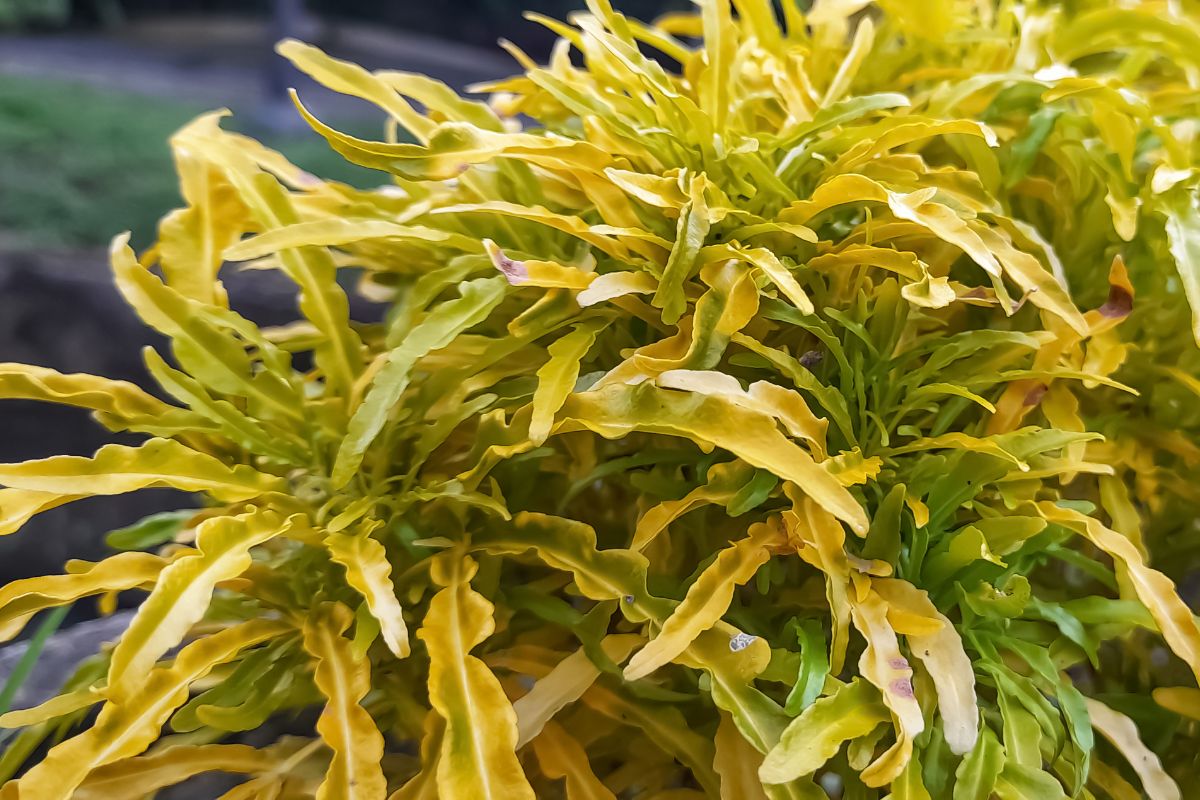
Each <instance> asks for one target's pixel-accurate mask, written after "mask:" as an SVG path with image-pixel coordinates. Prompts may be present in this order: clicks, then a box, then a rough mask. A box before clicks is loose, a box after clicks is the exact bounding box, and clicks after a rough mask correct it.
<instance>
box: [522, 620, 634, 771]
mask: <svg viewBox="0 0 1200 800" xmlns="http://www.w3.org/2000/svg"><path fill="white" fill-rule="evenodd" d="M641 641H642V637H640V636H636V635H631V634H612V635H610V636H606V637H605V638H604V640H603V641H602V642H601V643H600V646H601V647H603V648H604V652H605V653H606V654H608V657H609V658H611V659H612V660H613V661H615V662H616V663H618V664H619V663H621V662H622V661H624V660H625V659H626V658H628V657H629V651H631V650H632V649H633V648H634V647H636V646H637V645H638V643H640V642H641ZM599 677H600V670H599V668H598V667H596V665H595V664H593V663H592V661H591V659H590V658H588V656H587V653H585V652H584V651H583V650H582V649H580V650H576V651H575V652H574V653H572V654H571V655H569V656H567V657H566V658H564V659H563V660H562V661H560V662H558V664H557V665H555V667H554V669H552V670H551V671H550V672H549V673H548V674H546V675H545V676H543V677H540V678H538V680H537V682H536V683H534V684H533V687H532V688H531V689H530V690H529V691H528V692H526V693H525V694H523V695H521V696H520V697H518V698H517V699H516V701H515V702H513V712H514V713H516V715H517V745H516V747H517V749H518V750H519V749H520V748H522V747H524V746H525V745H527V744H528V743H529V742H530V741H532V740H533V738H534V737H535V736H537V735H538V734H539V733H541V731H542V729H543V728H544V727H545V725H546V723H547V722H548V721H549V720H550V719H551V718H552V717H553V716H554V715H555V714H557V713H558V712H559V711H561V710H562V709H563V708H564V707H566V706H567V705H570V704H571V703H573V702H575V701H576V700H578V699H579V698H580V697H582V696H583V693H584V692H586V691H587V690H588V688H589V687H591V685H592V684H593V683H595V681H596V679H597V678H599Z"/></svg>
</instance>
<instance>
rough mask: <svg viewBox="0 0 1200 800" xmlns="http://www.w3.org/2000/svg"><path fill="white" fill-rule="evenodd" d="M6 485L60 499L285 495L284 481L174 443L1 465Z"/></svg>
mask: <svg viewBox="0 0 1200 800" xmlns="http://www.w3.org/2000/svg"><path fill="white" fill-rule="evenodd" d="M0 483H3V484H4V485H5V486H10V487H12V488H14V489H26V490H32V491H37V492H54V493H58V494H60V495H78V494H80V493H84V494H91V495H108V494H124V493H126V492H132V491H134V490H136V489H144V488H148V487H152V486H167V487H171V488H173V489H182V490H184V491H189V492H207V493H209V494H211V495H212V496H214V497H216V498H218V499H221V500H228V501H238V500H249V499H251V498H254V497H258V496H260V495H263V494H266V493H267V492H272V491H280V490H281V489H282V487H283V485H284V482H283V481H282V480H281V479H280V478H276V477H275V476H273V475H266V474H264V473H262V472H258V471H257V470H255V469H252V468H251V467H247V466H244V465H237V466H234V467H227V466H225V465H224V464H222V463H221V462H220V461H218V460H217V459H215V458H213V457H212V456H209V455H205V454H203V453H199V452H196V451H195V450H191V449H189V448H187V447H185V446H184V445H182V444H179V443H178V442H175V441H172V440H169V439H151V440H149V441H148V442H146V443H145V444H143V445H141V446H140V447H125V446H123V445H115V444H110V445H106V446H104V447H102V448H100V449H99V450H97V451H96V454H95V455H94V456H92V457H91V458H84V457H82V456H53V457H51V458H44V459H41V460H39V461H26V462H24V463H19V464H0Z"/></svg>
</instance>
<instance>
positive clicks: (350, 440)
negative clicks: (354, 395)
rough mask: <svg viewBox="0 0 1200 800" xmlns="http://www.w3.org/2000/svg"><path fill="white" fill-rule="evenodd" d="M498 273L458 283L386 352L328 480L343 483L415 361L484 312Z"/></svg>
mask: <svg viewBox="0 0 1200 800" xmlns="http://www.w3.org/2000/svg"><path fill="white" fill-rule="evenodd" d="M504 285H505V284H504V279H503V278H499V277H496V278H479V279H477V280H474V281H469V282H466V283H462V284H460V286H459V291H460V293H461V296H460V297H459V298H458V299H457V300H448V301H446V303H444V304H443V305H441V306H439V307H438V308H436V309H434V310H433V311H431V312H430V314H429V316H428V317H426V318H425V319H424V320H422V321H421V323H420V324H418V325H417V326H416V327H415V328H413V329H412V330H411V331H409V333H408V335H407V336H406V337H405V338H404V341H403V342H401V343H400V344H399V346H397V347H396V348H395V349H393V350H392V351H391V352H390V353H389V354H388V359H387V363H386V364H384V366H383V368H382V369H380V370H379V373H378V374H377V375H376V376H375V380H374V381H372V382H371V388H370V390H369V391H368V392H367V396H366V398H365V399H364V400H363V402H362V405H360V406H359V407H358V408H357V409H356V410H355V412H354V416H353V418H351V420H350V426H349V428H348V429H347V432H346V438H345V440H343V442H342V445H341V447H340V448H338V454H337V461H336V462H335V463H334V467H333V483H334V485H335V486H338V487H340V486H344V485H345V484H346V483H347V482H348V481H349V480H350V478H351V476H352V475H353V474H354V471H355V470H356V469H358V466H359V464H361V463H362V459H363V454H364V453H366V451H367V447H369V446H370V444H371V442H372V441H373V440H374V439H375V437H376V436H378V435H379V432H380V431H381V430H383V427H384V425H385V424H386V423H387V418H388V415H389V414H390V413H391V411H392V408H393V406H395V404H396V403H397V401H399V399H400V397H401V395H403V394H404V390H405V389H406V388H407V387H408V383H409V380H410V377H411V372H412V369H413V367H414V365H415V364H416V363H417V361H418V360H420V359H421V358H422V357H423V356H425V355H427V354H429V353H431V352H433V351H434V350H439V349H441V348H443V347H445V346H446V345H448V344H450V342H451V341H453V340H454V338H455V337H456V336H458V335H459V334H460V333H462V332H463V331H465V330H466V329H468V328H470V327H472V326H473V325H476V324H478V323H479V322H481V321H483V320H484V319H486V318H487V316H488V314H489V313H491V311H492V309H493V308H495V307H496V305H497V304H498V303H499V302H500V300H501V299H503V297H504Z"/></svg>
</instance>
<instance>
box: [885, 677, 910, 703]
mask: <svg viewBox="0 0 1200 800" xmlns="http://www.w3.org/2000/svg"><path fill="white" fill-rule="evenodd" d="M888 688H890V689H891V690H892V694H894V695H896V696H897V697H903V698H904V699H906V700H911V699H912V698H913V697H914V695H913V688H912V681H910V680H909V679H908V678H896V680H894V681H892V682H891V683H890V684H888Z"/></svg>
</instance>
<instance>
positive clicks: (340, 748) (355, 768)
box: [304, 603, 387, 800]
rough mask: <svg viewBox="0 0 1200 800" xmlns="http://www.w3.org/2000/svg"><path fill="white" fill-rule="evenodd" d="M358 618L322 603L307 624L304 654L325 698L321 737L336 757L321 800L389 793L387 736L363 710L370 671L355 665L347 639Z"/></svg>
mask: <svg viewBox="0 0 1200 800" xmlns="http://www.w3.org/2000/svg"><path fill="white" fill-rule="evenodd" d="M352 619H353V615H352V614H351V613H350V610H349V609H348V608H346V607H345V606H344V605H342V604H341V603H322V604H321V605H320V606H319V607H318V608H317V609H316V610H315V611H314V612H313V613H312V614H311V615H310V616H309V618H308V620H307V621H306V622H305V624H304V649H305V650H307V651H308V652H309V653H310V654H312V656H313V657H314V658H315V659H316V661H317V663H316V669H315V671H314V673H313V681H314V682H315V683H316V685H317V688H318V689H319V690H320V691H321V694H323V695H324V696H325V698H326V703H325V708H324V709H323V710H322V711H321V717H320V719H318V720H317V733H319V734H321V739H322V740H324V742H325V744H327V745H328V746H329V749H330V750H332V751H333V759H332V760H331V761H330V762H329V769H328V771H327V772H326V773H325V780H324V781H322V782H321V786H320V788H319V789H318V790H317V800H377V799H378V798H380V797H383V796H384V795H385V794H386V793H387V781H386V780H385V779H384V776H383V769H382V767H381V766H380V763H379V762H380V759H382V758H383V734H381V733H380V732H379V729H378V728H377V727H376V726H375V721H374V720H373V719H371V715H370V714H368V713H367V711H366V709H364V708H363V707H362V705H361V703H362V699H363V698H364V697H366V695H367V692H369V691H370V690H371V665H370V664H369V663H368V662H367V661H366V660H365V659H356V658H355V657H354V649H353V647H352V645H351V642H350V640H349V639H347V638H345V637H344V636H343V635H342V634H343V633H344V632H345V630H346V628H348V627H349V626H350V621H351V620H352Z"/></svg>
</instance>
